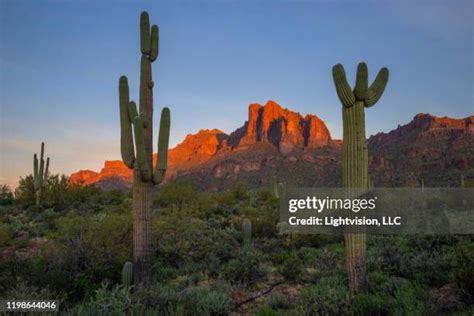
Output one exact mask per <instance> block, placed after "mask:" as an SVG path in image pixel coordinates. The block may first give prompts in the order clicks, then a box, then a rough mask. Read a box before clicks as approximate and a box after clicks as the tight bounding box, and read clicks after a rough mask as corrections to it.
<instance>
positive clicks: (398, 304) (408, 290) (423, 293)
mask: <svg viewBox="0 0 474 316" xmlns="http://www.w3.org/2000/svg"><path fill="white" fill-rule="evenodd" d="M429 302H430V295H429V292H428V291H427V289H426V288H425V287H423V286H421V285H420V284H417V283H407V284H404V285H402V286H401V287H400V288H399V289H397V290H396V292H395V296H394V304H393V307H392V310H391V313H390V314H393V315H426V314H428V315H429V314H431V313H430V308H431V307H430V305H429Z"/></svg>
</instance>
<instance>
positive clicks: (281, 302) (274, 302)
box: [268, 291, 290, 309]
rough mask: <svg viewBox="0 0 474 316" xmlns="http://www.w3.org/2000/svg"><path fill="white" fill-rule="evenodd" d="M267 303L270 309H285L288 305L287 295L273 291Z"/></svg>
mask: <svg viewBox="0 0 474 316" xmlns="http://www.w3.org/2000/svg"><path fill="white" fill-rule="evenodd" d="M268 305H269V306H270V307H271V308H272V309H287V308H289V307H290V302H289V301H288V297H287V296H286V295H285V294H283V293H282V292H280V291H273V292H272V294H271V295H270V299H269V301H268Z"/></svg>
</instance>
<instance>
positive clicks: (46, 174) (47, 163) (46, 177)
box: [43, 157, 49, 182]
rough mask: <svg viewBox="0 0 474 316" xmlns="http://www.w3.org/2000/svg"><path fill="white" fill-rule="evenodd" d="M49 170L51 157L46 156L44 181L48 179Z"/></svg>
mask: <svg viewBox="0 0 474 316" xmlns="http://www.w3.org/2000/svg"><path fill="white" fill-rule="evenodd" d="M48 172H49V157H48V158H46V168H45V169H44V176H43V181H44V182H46V180H47V179H48Z"/></svg>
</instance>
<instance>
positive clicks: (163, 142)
mask: <svg viewBox="0 0 474 316" xmlns="http://www.w3.org/2000/svg"><path fill="white" fill-rule="evenodd" d="M140 46H141V54H142V56H141V66H140V97H139V111H140V112H138V111H137V107H136V105H135V102H133V101H130V98H129V88H128V80H127V77H125V76H122V77H120V80H119V102H120V127H121V128H120V145H121V153H122V160H123V162H124V164H125V165H126V166H127V167H128V168H130V169H133V202H132V208H133V275H134V278H133V279H134V284H135V285H145V286H146V285H147V284H148V281H149V280H150V275H151V259H152V258H151V233H152V228H151V222H152V204H153V199H152V193H153V186H154V185H157V184H159V183H160V182H161V181H162V180H163V178H164V176H165V172H166V168H167V164H168V142H169V133H170V123H171V119H170V110H169V109H168V108H167V107H165V108H163V110H162V111H161V120H160V131H159V135H158V161H157V164H156V167H155V170H154V171H152V170H153V80H152V74H151V63H152V62H154V61H155V60H156V58H157V57H158V26H156V25H153V26H152V27H151V31H150V22H149V18H148V13H147V12H142V14H141V16H140ZM134 145H135V146H134Z"/></svg>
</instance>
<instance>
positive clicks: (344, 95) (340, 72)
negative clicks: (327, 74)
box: [332, 64, 355, 107]
mask: <svg viewBox="0 0 474 316" xmlns="http://www.w3.org/2000/svg"><path fill="white" fill-rule="evenodd" d="M332 76H333V79H334V85H335V86H336V92H337V96H338V97H339V100H341V103H342V104H343V105H344V106H345V107H351V106H353V105H354V103H355V96H354V94H353V93H352V89H351V86H350V85H349V83H348V82H347V79H346V73H345V71H344V67H343V66H342V65H341V64H337V65H335V66H334V67H333V68H332Z"/></svg>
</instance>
